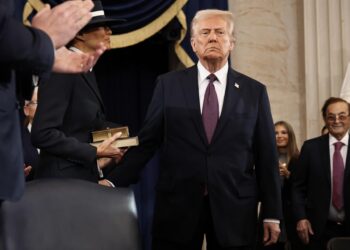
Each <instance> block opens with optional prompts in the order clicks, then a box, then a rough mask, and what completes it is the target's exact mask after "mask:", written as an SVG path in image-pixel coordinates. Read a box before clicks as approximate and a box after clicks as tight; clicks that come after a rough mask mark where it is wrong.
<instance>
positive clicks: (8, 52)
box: [0, 4, 54, 75]
mask: <svg viewBox="0 0 350 250" xmlns="http://www.w3.org/2000/svg"><path fill="white" fill-rule="evenodd" d="M8 11H9V10H8V9H7V8H6V6H5V5H3V4H0V55H1V56H0V65H1V67H0V68H2V70H3V71H5V70H8V69H9V68H11V69H20V68H24V69H26V70H27V71H30V72H31V73H33V74H38V75H41V74H44V73H47V72H49V71H50V70H51V68H52V65H53V63H54V48H53V44H52V42H51V39H50V38H49V37H48V35H47V34H46V33H45V32H42V31H40V30H38V29H35V28H29V27H25V26H24V25H23V24H22V23H20V22H19V21H17V20H15V19H14V18H12V17H11V16H10V15H9V13H8Z"/></svg>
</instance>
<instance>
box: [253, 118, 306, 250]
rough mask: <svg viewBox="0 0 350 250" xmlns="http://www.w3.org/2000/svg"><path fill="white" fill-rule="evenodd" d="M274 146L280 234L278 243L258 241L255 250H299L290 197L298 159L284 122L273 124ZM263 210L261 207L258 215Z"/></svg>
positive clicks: (291, 132) (295, 146)
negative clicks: (264, 243)
mask: <svg viewBox="0 0 350 250" xmlns="http://www.w3.org/2000/svg"><path fill="white" fill-rule="evenodd" d="M275 136H276V146H277V150H278V159H279V173H280V177H281V194H282V206H283V220H281V222H280V228H281V234H280V238H279V240H278V242H277V243H276V244H273V245H270V246H263V245H262V244H261V243H260V242H262V240H261V238H259V239H258V243H257V247H256V249H257V250H290V249H292V250H301V249H302V245H300V247H299V245H296V243H295V242H296V240H298V237H297V234H296V228H295V223H294V221H293V217H292V211H291V209H292V206H291V197H290V188H291V173H292V171H293V168H294V167H295V164H296V161H297V159H298V157H299V150H298V147H297V143H296V139H295V134H294V131H293V128H292V126H291V125H290V124H289V123H287V122H285V121H278V122H276V123H275ZM263 209H264V208H263V207H261V210H260V213H261V211H262V210H263ZM261 230H262V223H261V221H260V222H259V235H260V237H263V236H262V231H261Z"/></svg>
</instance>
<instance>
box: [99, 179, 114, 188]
mask: <svg viewBox="0 0 350 250" xmlns="http://www.w3.org/2000/svg"><path fill="white" fill-rule="evenodd" d="M98 184H100V185H102V186H106V187H112V186H111V183H109V182H108V181H107V180H106V179H103V180H99V181H98Z"/></svg>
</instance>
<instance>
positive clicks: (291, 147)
mask: <svg viewBox="0 0 350 250" xmlns="http://www.w3.org/2000/svg"><path fill="white" fill-rule="evenodd" d="M277 126H283V127H285V128H286V130H287V133H288V144H287V164H289V161H290V160H291V159H292V158H295V159H297V158H298V157H299V149H298V146H297V140H296V139H295V134H294V130H293V128H292V126H291V125H290V124H289V123H288V122H286V121H278V122H276V123H275V127H277Z"/></svg>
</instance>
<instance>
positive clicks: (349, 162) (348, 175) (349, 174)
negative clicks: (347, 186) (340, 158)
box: [344, 136, 350, 183]
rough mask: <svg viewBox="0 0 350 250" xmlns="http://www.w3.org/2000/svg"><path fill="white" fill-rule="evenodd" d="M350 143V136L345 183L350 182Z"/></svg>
mask: <svg viewBox="0 0 350 250" xmlns="http://www.w3.org/2000/svg"><path fill="white" fill-rule="evenodd" d="M349 143H350V136H349V141H348V152H347V155H346V162H345V170H344V183H345V181H346V180H349V178H350V152H349V151H350V150H349V146H350V145H349Z"/></svg>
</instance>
